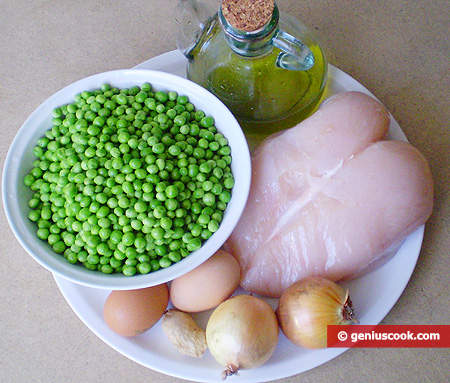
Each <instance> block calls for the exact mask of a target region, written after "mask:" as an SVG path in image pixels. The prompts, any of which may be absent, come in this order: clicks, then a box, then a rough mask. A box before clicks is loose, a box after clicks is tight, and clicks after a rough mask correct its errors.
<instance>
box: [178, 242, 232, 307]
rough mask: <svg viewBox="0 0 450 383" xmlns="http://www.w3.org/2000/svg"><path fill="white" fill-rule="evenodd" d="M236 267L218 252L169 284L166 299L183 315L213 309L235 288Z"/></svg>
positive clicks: (225, 255)
mask: <svg viewBox="0 0 450 383" xmlns="http://www.w3.org/2000/svg"><path fill="white" fill-rule="evenodd" d="M239 279H240V268H239V264H238V262H237V261H236V259H235V258H234V257H233V256H232V255H231V254H230V253H227V252H226V251H223V250H219V251H217V252H216V253H215V254H214V255H213V256H212V257H211V258H209V259H208V260H207V261H205V262H204V263H202V264H201V265H200V266H198V267H197V268H195V269H194V270H192V271H190V272H188V273H186V274H184V275H182V276H181V277H178V278H176V279H174V280H173V281H172V284H171V286H170V299H171V301H172V303H173V305H174V306H175V307H176V308H177V309H179V310H181V311H185V312H199V311H205V310H209V309H211V308H213V307H216V306H217V305H219V304H220V303H221V302H223V301H224V300H225V299H227V298H228V297H230V295H232V294H233V292H234V291H235V290H236V288H237V287H238V285H239Z"/></svg>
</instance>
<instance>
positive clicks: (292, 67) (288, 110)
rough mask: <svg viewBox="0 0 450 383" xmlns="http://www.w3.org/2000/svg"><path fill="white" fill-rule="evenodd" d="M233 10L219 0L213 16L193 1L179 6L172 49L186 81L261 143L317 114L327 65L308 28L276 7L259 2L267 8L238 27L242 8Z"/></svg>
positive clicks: (227, 0)
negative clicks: (208, 93) (206, 92)
mask: <svg viewBox="0 0 450 383" xmlns="http://www.w3.org/2000/svg"><path fill="white" fill-rule="evenodd" d="M230 3H232V4H231V6H230ZM236 3H239V0H223V1H222V4H221V6H220V8H219V10H218V11H214V10H213V9H211V8H208V7H207V6H206V5H205V4H204V3H203V4H202V3H198V2H197V1H196V0H180V1H179V5H178V9H177V13H176V14H177V17H176V22H177V23H178V26H179V32H178V38H177V45H178V48H179V49H180V51H181V52H182V53H183V54H184V55H185V56H186V57H187V59H188V63H187V77H188V78H189V79H190V80H192V81H194V82H196V83H198V84H200V85H202V86H203V87H205V88H206V89H208V90H210V91H211V92H212V93H214V94H215V95H216V96H217V97H218V98H219V99H221V100H222V102H224V103H225V104H226V105H227V106H228V108H229V109H230V110H231V111H232V113H233V114H234V115H235V117H236V118H237V119H238V121H239V122H240V124H241V126H242V127H243V129H244V131H245V133H246V134H247V135H256V136H266V135H268V134H271V133H274V132H276V131H279V130H282V129H285V128H289V127H292V126H294V125H295V124H297V123H298V122H300V121H301V120H303V119H304V118H306V117H307V116H308V115H309V114H311V113H312V112H313V111H314V110H315V108H316V106H317V105H318V104H319V103H320V101H321V98H322V95H323V93H324V89H325V85H326V80H327V62H326V58H325V55H324V52H323V49H322V47H321V46H320V45H319V43H318V42H317V40H316V39H315V37H314V36H313V35H312V33H311V32H310V31H309V29H308V28H307V27H305V26H304V25H303V24H302V23H300V22H299V21H298V20H297V19H296V18H294V17H292V16H289V15H286V14H281V15H280V13H279V10H278V7H277V4H276V3H275V2H273V1H270V0H268V1H265V2H256V3H263V4H265V5H266V6H267V7H269V9H267V8H266V9H263V10H256V11H255V10H254V9H253V10H250V11H249V15H248V16H247V19H246V21H245V20H244V21H242V20H241V19H245V15H244V16H242V14H243V13H245V12H246V10H245V9H244V10H242V9H239V10H238V11H236V9H233V6H235V4H236ZM241 3H242V4H241V5H242V6H245V5H246V4H248V1H247V2H246V1H245V0H243V1H241ZM241 8H242V7H241ZM252 12H253V13H252ZM255 12H256V13H255ZM258 12H260V13H261V15H260V14H258ZM258 16H261V17H260V23H262V25H260V26H259V25H257V20H258ZM255 20H256V21H255ZM245 23H247V24H256V26H254V25H253V26H252V25H250V26H248V25H245ZM252 28H256V29H253V30H249V29H252Z"/></svg>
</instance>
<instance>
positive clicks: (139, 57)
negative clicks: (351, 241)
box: [0, 0, 450, 383]
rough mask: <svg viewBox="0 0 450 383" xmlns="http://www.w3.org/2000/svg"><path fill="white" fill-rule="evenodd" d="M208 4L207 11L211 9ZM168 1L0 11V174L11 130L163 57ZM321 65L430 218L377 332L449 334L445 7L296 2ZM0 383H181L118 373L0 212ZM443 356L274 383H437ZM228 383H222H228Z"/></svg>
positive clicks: (388, 352)
mask: <svg viewBox="0 0 450 383" xmlns="http://www.w3.org/2000/svg"><path fill="white" fill-rule="evenodd" d="M210 1H211V2H212V3H217V1H216V0H210ZM175 5H176V1H175V0H168V1H164V0H145V1H144V0H128V1H118V0H109V1H105V0H98V1H92V0H91V1H87V0H78V1H68V0H59V1H52V0H29V1H18V0H0V70H1V77H0V132H1V134H0V151H1V152H0V164H1V167H2V169H3V164H4V161H5V157H6V154H7V151H8V148H9V145H10V143H11V141H12V140H13V138H14V136H15V134H16V132H17V131H18V129H19V128H20V126H21V124H22V123H23V122H24V120H25V119H26V118H27V117H28V116H29V115H30V113H31V112H32V111H33V110H34V109H35V108H36V107H37V106H38V105H39V104H40V103H42V102H43V101H44V100H45V99H46V98H47V97H49V96H50V95H52V94H53V93H54V92H55V91H57V90H59V89H60V88H62V87H64V86H66V85H68V84H69V83H71V82H73V81H75V80H78V79H80V78H82V77H85V76H87V75H91V74H94V73H98V72H102V71H107V70H111V69H120V68H129V67H133V66H135V65H137V64H139V63H141V62H143V61H145V60H147V59H149V58H152V57H155V56H157V55H159V54H162V53H164V52H167V51H171V50H173V49H175V48H176V46H175V34H174V29H173V25H172V18H173V13H174V8H175ZM278 5H279V8H280V9H281V10H282V11H284V12H286V13H291V14H293V15H295V16H297V17H298V18H299V19H301V20H303V21H304V22H305V23H306V24H307V25H308V26H309V27H310V28H311V29H312V30H314V32H315V33H316V35H317V36H318V38H319V39H320V41H321V42H322V43H323V45H324V46H325V48H326V50H327V54H328V58H329V61H330V63H332V64H333V65H335V66H337V67H339V68H340V69H342V70H343V71H345V72H347V73H348V74H350V75H351V76H353V77H354V78H355V79H357V80H358V81H359V82H361V83H362V84H363V85H365V86H366V87H367V88H368V89H370V90H371V91H372V92H373V93H374V94H375V95H376V96H377V97H378V98H379V99H380V100H381V101H382V102H383V103H384V104H385V105H386V106H387V107H388V108H389V110H390V111H391V112H392V114H393V115H394V117H395V119H396V120H397V121H398V122H399V124H400V126H401V127H402V129H403V130H404V132H405V133H406V135H407V137H408V138H409V140H410V141H411V142H412V143H413V144H414V145H415V146H416V147H418V148H419V149H420V150H421V151H422V152H423V154H424V155H425V156H426V157H427V158H428V160H429V161H430V164H431V167H432V171H433V175H434V179H435V185H436V198H435V209H434V214H433V216H432V217H431V219H430V220H429V222H428V224H427V225H426V232H425V238H424V243H423V248H422V251H421V255H420V258H419V261H418V264H417V267H416V269H415V272H414V274H413V276H412V278H411V280H410V282H409V284H408V286H407V288H406V290H405V291H404V293H403V295H402V296H401V298H400V299H399V301H398V303H397V304H396V305H395V307H394V308H393V309H392V310H391V312H390V313H389V314H388V315H387V317H386V318H385V319H384V321H383V322H382V323H383V324H450V308H449V306H450V305H449V303H450V302H449V297H448V292H449V290H450V283H449V280H450V262H449V248H450V192H449V188H450V160H449V152H450V150H449V149H450V129H449V125H450V103H449V100H450V2H449V1H448V0H433V1H431V0H390V1H387V0H369V1H355V0H345V1H326V0H314V1H308V0H306V1H297V0H278ZM0 218H1V220H0V228H1V236H0V256H1V258H0V259H1V262H0V281H1V285H0V286H1V287H0V352H1V357H0V382H3V383H11V382H49V383H54V382H65V383H69V382H76V383H79V382H108V383H113V382H134V383H138V382H146V383H147V382H182V380H180V379H176V378H172V377H169V376H166V375H163V374H160V373H157V372H154V371H152V370H150V369H147V368H145V367H142V366H141V365H139V364H137V363H135V362H133V361H131V360H129V359H127V358H126V357H124V356H122V355H121V354H119V353H118V352H116V351H115V350H113V349H111V348H110V347H109V346H108V345H106V344H105V343H103V342H102V341H101V340H100V339H99V338H97V336H96V335H94V334H93V333H92V332H91V331H90V330H89V329H88V328H87V327H86V326H85V325H84V324H83V323H82V322H81V321H80V320H79V319H78V317H77V316H76V315H75V314H74V312H73V311H72V310H71V309H70V307H69V306H68V304H67V303H66V301H65V300H64V298H63V297H62V295H61V293H60V291H59V290H58V288H57V286H56V284H55V281H54V279H53V277H52V275H51V274H50V273H49V272H48V271H46V270H44V269H43V268H42V267H41V266H39V265H38V264H37V263H36V262H35V261H34V260H32V258H31V257H29V256H28V255H27V253H26V252H25V251H24V250H23V249H22V247H21V246H20V244H19V243H18V242H17V241H16V239H15V238H14V236H13V234H12V232H11V230H10V228H9V225H8V223H7V221H6V218H5V214H4V210H3V209H1V211H0ZM449 370H450V351H449V349H448V348H446V349H431V348H426V349H352V350H349V351H347V352H345V353H344V354H342V355H341V356H339V357H337V358H336V359H334V360H332V361H330V362H328V363H326V364H324V365H322V366H320V367H317V368H315V369H313V370H309V371H307V372H305V373H303V374H301V375H298V376H295V377H291V378H286V379H282V380H279V381H280V382H286V383H287V382H300V381H301V382H305V383H306V382H314V383H319V382H348V381H353V382H420V383H424V382H448V381H450V372H449ZM233 381H236V382H238V381H239V379H231V378H230V382H233Z"/></svg>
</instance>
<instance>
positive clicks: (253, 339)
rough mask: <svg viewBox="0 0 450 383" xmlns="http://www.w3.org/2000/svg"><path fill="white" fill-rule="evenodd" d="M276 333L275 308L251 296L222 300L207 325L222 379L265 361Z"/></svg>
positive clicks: (208, 340)
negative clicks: (223, 367)
mask: <svg viewBox="0 0 450 383" xmlns="http://www.w3.org/2000/svg"><path fill="white" fill-rule="evenodd" d="M278 334H279V326H278V321H277V317H276V315H275V312H274V310H273V309H272V307H270V305H269V304H268V303H267V302H265V301H263V300H262V299H260V298H257V297H254V296H252V295H237V296H234V297H232V298H230V299H228V300H226V301H225V302H222V303H221V304H220V305H219V306H218V307H217V308H216V309H215V310H214V312H213V313H212V314H211V317H210V318H209V320H208V323H207V325H206V342H207V344H208V348H209V351H210V352H211V355H212V356H213V357H214V359H215V360H216V361H217V362H219V363H220V364H221V365H222V366H225V367H226V370H225V371H224V372H223V378H226V377H227V376H229V375H233V374H236V373H237V371H238V370H239V369H250V368H256V367H259V366H261V365H262V364H264V363H265V362H266V361H267V360H268V359H269V358H270V356H271V355H272V354H273V352H274V351H275V348H276V346H277V342H278Z"/></svg>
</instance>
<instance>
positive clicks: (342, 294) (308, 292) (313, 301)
mask: <svg viewBox="0 0 450 383" xmlns="http://www.w3.org/2000/svg"><path fill="white" fill-rule="evenodd" d="M276 314H277V317H278V321H279V323H280V328H281V330H282V332H283V334H284V335H285V336H286V338H288V339H289V340H290V341H291V342H292V343H294V344H295V345H297V346H299V347H304V348H308V349H319V348H326V347H327V326H328V325H348V324H351V323H357V322H358V321H357V320H356V318H355V316H354V315H355V313H354V310H353V307H352V302H351V300H350V298H349V296H348V291H345V290H344V289H343V288H342V287H340V286H339V285H338V284H336V283H334V282H332V281H330V280H328V279H325V278H322V277H309V278H305V279H302V280H300V281H298V282H295V283H294V284H292V285H291V286H290V287H288V288H287V289H286V290H285V291H284V292H283V293H282V294H281V297H280V299H279V301H278V308H277V311H276Z"/></svg>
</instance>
